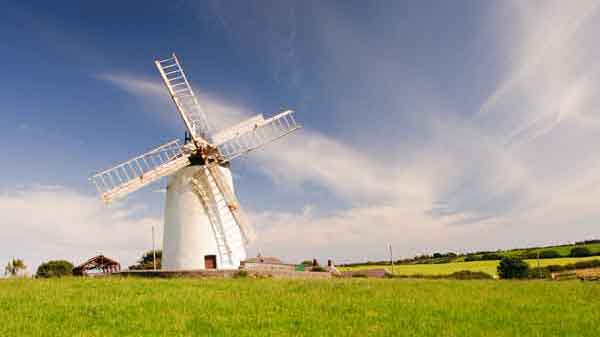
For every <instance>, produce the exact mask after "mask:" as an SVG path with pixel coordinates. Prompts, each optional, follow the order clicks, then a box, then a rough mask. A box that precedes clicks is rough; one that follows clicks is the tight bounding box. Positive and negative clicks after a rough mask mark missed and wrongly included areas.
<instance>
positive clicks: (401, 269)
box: [338, 256, 600, 276]
mask: <svg viewBox="0 0 600 337" xmlns="http://www.w3.org/2000/svg"><path fill="white" fill-rule="evenodd" d="M594 259H600V257H598V256H590V257H580V258H573V257H565V258H556V259H540V260H539V263H540V267H545V266H549V265H566V264H569V263H575V262H578V261H587V260H594ZM525 261H526V262H527V263H528V264H529V265H530V266H531V267H536V266H537V264H538V261H537V260H525ZM499 262H500V261H497V260H494V261H471V262H450V263H432V264H401V265H395V266H394V274H396V275H403V276H410V275H449V274H452V273H454V272H457V271H461V270H469V271H482V272H484V273H487V274H490V275H496V267H497V266H498V263H499ZM372 268H385V269H387V270H388V271H390V272H391V266H390V265H389V264H385V265H377V264H369V265H356V266H352V267H339V268H338V269H340V270H342V271H346V270H361V269H372Z"/></svg>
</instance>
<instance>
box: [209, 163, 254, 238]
mask: <svg viewBox="0 0 600 337" xmlns="http://www.w3.org/2000/svg"><path fill="white" fill-rule="evenodd" d="M207 168H208V172H209V173H210V177H211V178H212V180H213V181H214V183H215V184H216V186H217V188H218V191H219V192H220V193H221V195H222V197H223V199H224V201H225V203H226V206H227V209H228V210H229V212H230V213H231V215H232V216H233V219H234V220H235V222H236V223H237V225H238V226H239V227H240V231H241V232H242V235H243V237H244V241H245V243H249V242H252V241H254V240H255V239H256V235H255V233H254V229H253V228H252V226H251V225H250V223H249V222H248V220H247V218H246V214H245V213H244V212H243V211H242V209H241V208H240V204H239V202H238V200H237V198H236V197H235V194H234V193H233V191H232V190H231V189H230V188H229V185H227V183H226V182H225V179H224V177H223V174H222V173H221V171H220V170H219V167H218V165H214V164H212V165H207Z"/></svg>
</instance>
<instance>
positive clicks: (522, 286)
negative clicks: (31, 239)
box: [0, 278, 600, 337]
mask: <svg viewBox="0 0 600 337" xmlns="http://www.w3.org/2000/svg"><path fill="white" fill-rule="evenodd" d="M598 317H600V284H598V283H591V282H588V283H586V282H578V281H575V282H570V281H567V282H549V281H448V280H436V281H430V280H399V279H381V280H372V279H333V280H273V279H262V280H261V279H258V280H257V279H230V280H222V279H220V280H201V279H196V280H194V279H169V280H164V279H134V278H129V279H119V278H114V279H75V278H67V279H60V280H56V279H55V280H4V281H0V321H1V322H2V324H0V336H7V337H8V336H53V337H59V336H435V337H440V336H597V335H598Z"/></svg>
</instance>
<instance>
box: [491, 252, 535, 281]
mask: <svg viewBox="0 0 600 337" xmlns="http://www.w3.org/2000/svg"><path fill="white" fill-rule="evenodd" d="M528 272H529V265H527V263H525V261H523V260H521V259H520V258H518V257H509V256H505V257H503V258H502V260H500V264H498V275H499V276H500V278H503V279H513V278H525V277H527V274H528Z"/></svg>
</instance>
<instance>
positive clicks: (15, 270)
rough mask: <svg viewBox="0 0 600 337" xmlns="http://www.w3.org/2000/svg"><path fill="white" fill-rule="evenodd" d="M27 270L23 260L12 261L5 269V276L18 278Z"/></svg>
mask: <svg viewBox="0 0 600 337" xmlns="http://www.w3.org/2000/svg"><path fill="white" fill-rule="evenodd" d="M25 269H27V266H26V265H25V262H23V260H22V259H12V260H10V261H8V263H7V264H6V267H4V275H5V276H18V275H19V274H20V273H23V272H24V271H25Z"/></svg>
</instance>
